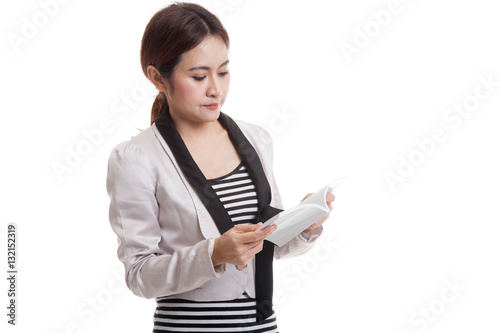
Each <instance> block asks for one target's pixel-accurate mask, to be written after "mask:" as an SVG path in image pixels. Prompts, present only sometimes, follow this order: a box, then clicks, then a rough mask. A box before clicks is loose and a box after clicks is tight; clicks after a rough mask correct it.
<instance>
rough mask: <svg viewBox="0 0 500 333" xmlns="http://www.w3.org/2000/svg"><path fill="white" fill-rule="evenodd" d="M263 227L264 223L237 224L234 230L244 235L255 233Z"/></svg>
mask: <svg viewBox="0 0 500 333" xmlns="http://www.w3.org/2000/svg"><path fill="white" fill-rule="evenodd" d="M261 225H262V222H259V223H257V224H237V225H236V226H235V227H234V228H235V230H236V231H238V232H241V233H244V232H254V231H255V230H257V229H258V228H259V227H260V226H261Z"/></svg>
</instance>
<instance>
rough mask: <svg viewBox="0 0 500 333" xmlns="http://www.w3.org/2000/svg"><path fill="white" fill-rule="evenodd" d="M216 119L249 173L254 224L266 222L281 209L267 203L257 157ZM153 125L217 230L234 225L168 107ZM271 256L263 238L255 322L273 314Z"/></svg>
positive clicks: (228, 121) (224, 120) (231, 126)
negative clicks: (254, 203) (253, 194)
mask: <svg viewBox="0 0 500 333" xmlns="http://www.w3.org/2000/svg"><path fill="white" fill-rule="evenodd" d="M218 121H219V122H220V123H221V125H222V126H223V127H224V128H225V129H226V131H227V132H228V134H229V138H230V139H231V142H232V143H233V144H234V146H235V147H236V150H237V151H238V152H239V153H240V156H241V157H242V159H243V162H244V164H245V166H246V168H247V170H248V173H249V175H250V177H251V178H252V180H253V181H254V184H255V188H256V192H257V199H258V212H257V217H256V220H255V223H257V222H265V221H266V220H268V219H269V218H271V217H273V216H274V215H276V214H278V213H279V212H281V211H282V210H281V209H278V208H275V207H272V206H270V205H269V204H270V202H271V188H270V186H269V182H268V181H267V178H266V175H265V173H264V169H263V168H262V164H261V162H260V159H259V156H258V155H257V152H256V151H255V149H254V147H253V146H252V145H251V144H250V142H249V141H248V139H247V138H246V137H245V135H244V134H243V133H242V131H241V130H240V128H239V127H238V125H237V124H236V123H235V122H234V120H233V119H232V118H230V117H229V116H228V115H226V114H224V113H222V112H220V114H219V118H218ZM155 124H156V127H157V128H158V130H159V131H160V133H161V135H162V137H163V139H164V140H165V141H166V142H167V144H168V146H169V147H170V149H171V150H172V153H173V154H174V156H175V159H176V161H177V163H178V164H179V166H180V168H181V169H182V171H183V173H184V175H185V177H186V178H187V179H188V181H189V183H190V184H191V186H192V187H193V188H194V189H195V190H196V193H197V194H198V196H199V198H200V200H201V202H202V203H203V204H204V205H205V207H206V208H207V210H208V212H209V213H210V215H211V216H212V218H213V220H214V222H215V224H216V225H217V228H218V229H219V232H220V233H221V234H223V233H224V232H226V231H227V230H229V229H231V228H232V227H234V224H233V222H232V221H231V217H230V216H229V214H228V213H227V211H226V209H225V208H224V206H223V205H222V202H221V201H220V200H219V199H218V197H217V194H216V193H215V191H214V190H213V188H212V186H210V184H209V183H208V181H207V179H206V178H205V176H204V175H203V173H202V172H201V170H200V169H199V167H198V165H197V164H196V162H195V161H194V159H193V158H192V156H191V154H190V153H189V150H188V149H187V147H186V145H185V144H184V141H183V140H182V138H181V136H180V134H179V132H178V131H177V129H176V127H175V125H174V122H173V120H172V117H171V116H170V113H169V112H168V110H167V109H164V110H162V112H161V114H160V116H159V117H158V118H157V119H156V120H155ZM273 256H274V244H273V243H271V242H268V241H267V240H265V241H264V247H263V249H262V251H261V252H259V253H257V255H256V256H255V292H256V302H257V322H261V321H263V320H265V319H266V318H267V317H269V316H270V315H272V314H273V309H272V295H273Z"/></svg>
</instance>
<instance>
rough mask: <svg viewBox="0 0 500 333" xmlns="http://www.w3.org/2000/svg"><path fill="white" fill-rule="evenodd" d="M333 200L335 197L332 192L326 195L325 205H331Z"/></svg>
mask: <svg viewBox="0 0 500 333" xmlns="http://www.w3.org/2000/svg"><path fill="white" fill-rule="evenodd" d="M334 200H335V195H334V194H333V193H332V192H328V193H327V194H326V203H332V202H333V201H334Z"/></svg>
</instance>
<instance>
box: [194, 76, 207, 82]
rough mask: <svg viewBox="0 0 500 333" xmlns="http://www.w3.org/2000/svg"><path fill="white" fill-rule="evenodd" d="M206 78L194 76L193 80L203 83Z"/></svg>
mask: <svg viewBox="0 0 500 333" xmlns="http://www.w3.org/2000/svg"><path fill="white" fill-rule="evenodd" d="M204 78H205V76H193V79H195V80H196V81H203V79H204Z"/></svg>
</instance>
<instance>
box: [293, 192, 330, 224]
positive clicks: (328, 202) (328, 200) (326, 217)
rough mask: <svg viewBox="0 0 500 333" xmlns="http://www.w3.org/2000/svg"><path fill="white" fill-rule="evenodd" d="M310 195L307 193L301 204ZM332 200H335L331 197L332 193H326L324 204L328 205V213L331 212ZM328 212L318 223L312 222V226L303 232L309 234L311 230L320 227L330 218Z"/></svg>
mask: <svg viewBox="0 0 500 333" xmlns="http://www.w3.org/2000/svg"><path fill="white" fill-rule="evenodd" d="M311 195H313V193H308V194H307V195H306V196H305V197H304V199H302V200H301V202H302V201H304V200H306V199H307V198H309V197H310V196H311ZM334 200H335V196H334V195H333V193H332V192H328V193H327V194H326V204H327V205H328V208H330V212H331V211H332V202H333V201H334ZM330 212H328V214H326V215H325V216H323V217H322V218H320V219H319V220H318V221H316V222H314V224H313V225H311V226H310V227H309V228H307V229H306V230H304V231H305V232H306V233H309V232H310V231H312V230H313V229H316V228H317V227H319V226H320V225H322V224H323V223H324V222H325V221H326V220H327V219H328V217H329V216H330Z"/></svg>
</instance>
